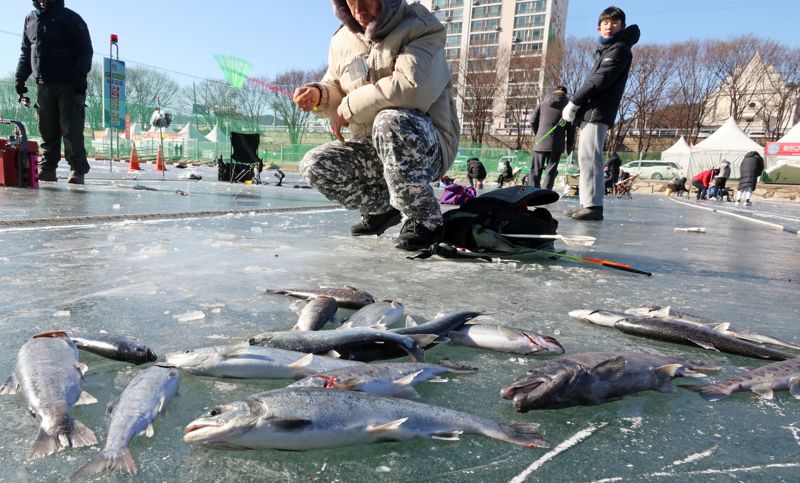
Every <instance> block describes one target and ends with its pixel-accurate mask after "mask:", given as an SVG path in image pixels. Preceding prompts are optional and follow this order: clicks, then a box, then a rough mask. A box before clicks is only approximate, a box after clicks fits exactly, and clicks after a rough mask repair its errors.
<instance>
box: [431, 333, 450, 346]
mask: <svg viewBox="0 0 800 483" xmlns="http://www.w3.org/2000/svg"><path fill="white" fill-rule="evenodd" d="M451 340H452V339H450V337H447V336H446V335H440V336H439V337H437V338H435V339H434V340H433V343H434V344H447V343H448V342H451Z"/></svg>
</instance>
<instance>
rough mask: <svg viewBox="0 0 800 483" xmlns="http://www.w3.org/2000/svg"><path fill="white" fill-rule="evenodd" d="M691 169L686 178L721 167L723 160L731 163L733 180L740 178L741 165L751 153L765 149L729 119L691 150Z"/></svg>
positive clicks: (731, 118) (761, 151)
mask: <svg viewBox="0 0 800 483" xmlns="http://www.w3.org/2000/svg"><path fill="white" fill-rule="evenodd" d="M691 150H692V154H691V159H690V160H689V169H688V171H687V173H686V177H687V178H689V179H691V177H692V176H694V175H696V174H697V173H699V172H700V171H705V170H707V169H711V168H714V167H717V166H719V164H720V162H721V161H722V160H723V159H726V160H728V162H730V163H731V178H738V177H739V165H740V164H742V159H744V156H745V154H747V153H749V152H750V151H758V152H759V153H763V152H764V148H763V147H761V146H760V145H759V144H758V143H757V142H755V141H753V140H752V139H750V138H749V137H747V134H745V133H744V131H742V130H741V129H740V128H739V125H738V124H736V121H735V120H734V119H733V117H730V118H728V120H727V121H725V123H724V124H723V125H722V126H720V127H719V129H717V130H716V131H714V133H713V134H711V135H710V136H708V137H707V138H706V139H705V140H704V141H703V142H701V143H698V144H697V145H696V146H694V147H693V148H691Z"/></svg>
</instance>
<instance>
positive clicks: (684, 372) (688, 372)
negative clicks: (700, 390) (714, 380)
mask: <svg viewBox="0 0 800 483" xmlns="http://www.w3.org/2000/svg"><path fill="white" fill-rule="evenodd" d="M675 375H676V376H677V377H693V378H697V379H701V378H703V377H708V376H707V375H705V374H703V373H702V372H697V371H695V370H694V369H689V368H688V367H686V366H681V368H680V369H678V371H677V372H676V373H675Z"/></svg>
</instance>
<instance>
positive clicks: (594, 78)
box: [562, 7, 640, 221]
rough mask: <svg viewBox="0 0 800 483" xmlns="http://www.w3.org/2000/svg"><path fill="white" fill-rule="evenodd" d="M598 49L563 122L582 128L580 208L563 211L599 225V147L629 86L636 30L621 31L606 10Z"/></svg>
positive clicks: (618, 16) (621, 19) (620, 20)
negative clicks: (589, 70) (586, 77)
mask: <svg viewBox="0 0 800 483" xmlns="http://www.w3.org/2000/svg"><path fill="white" fill-rule="evenodd" d="M597 31H598V32H599V33H600V39H599V42H600V48H599V49H598V50H597V54H596V61H595V64H594V68H593V69H592V71H591V73H590V74H589V78H588V79H586V81H585V82H584V83H583V85H582V86H581V87H580V88H579V89H578V90H577V91H575V94H574V95H573V96H572V99H571V100H570V102H569V103H568V104H567V105H566V107H564V111H563V113H562V117H563V119H564V120H566V121H567V122H574V123H575V125H577V126H578V127H579V129H580V141H579V143H578V167H579V168H580V185H579V189H578V195H579V196H580V201H581V207H580V208H578V209H577V210H570V211H568V212H567V214H568V215H569V216H571V217H572V218H574V219H576V220H598V221H599V220H602V219H603V195H604V193H605V186H604V184H605V179H604V177H603V148H604V144H605V137H606V133H607V132H608V130H609V129H610V128H611V126H613V125H614V121H615V120H616V117H617V110H618V109H619V103H620V101H621V100H622V94H623V92H624V91H625V83H626V82H627V81H628V72H629V71H630V68H631V61H632V60H633V54H632V53H631V47H633V46H634V45H635V44H636V43H637V42H638V41H639V35H640V32H639V27H638V26H636V25H631V26H628V27H626V26H625V12H623V11H622V10H621V9H619V8H617V7H608V8H606V9H605V10H603V11H602V12H601V13H600V18H599V20H598V23H597Z"/></svg>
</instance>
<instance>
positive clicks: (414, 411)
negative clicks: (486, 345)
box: [183, 387, 547, 451]
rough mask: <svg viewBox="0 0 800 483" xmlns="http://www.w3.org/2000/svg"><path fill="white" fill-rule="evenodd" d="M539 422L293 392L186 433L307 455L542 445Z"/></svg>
mask: <svg viewBox="0 0 800 483" xmlns="http://www.w3.org/2000/svg"><path fill="white" fill-rule="evenodd" d="M538 427H539V425H538V424H536V423H523V424H504V423H499V422H495V421H492V420H489V419H484V418H481V417H477V416H473V415H471V414H468V413H464V412H461V411H454V410H452V409H445V408H441V407H437V406H431V405H428V404H422V403H418V402H411V401H408V400H405V399H396V398H384V397H381V396H375V395H373V394H369V393H364V392H353V391H330V390H327V389H320V388H311V387H298V388H284V389H277V390H274V391H267V392H262V393H260V394H255V395H253V396H250V397H249V398H248V399H247V400H246V401H238V402H234V403H231V404H225V405H222V406H218V407H215V408H214V409H212V410H211V411H210V412H209V413H208V414H207V415H205V416H203V417H201V418H198V419H195V420H194V421H192V422H191V423H189V424H188V425H187V426H186V428H185V429H184V434H183V440H184V441H185V442H187V443H189V444H196V445H201V446H208V447H211V448H219V449H229V450H247V449H267V448H272V449H282V450H294V451H301V450H311V449H323V448H337V447H342V446H350V445H356V444H367V443H380V442H388V441H404V440H409V439H416V438H425V439H443V440H450V441H453V440H457V439H459V436H460V435H461V434H463V433H467V434H480V435H483V436H487V437H489V438H493V439H497V440H500V441H505V442H508V443H512V444H516V445H519V446H525V447H528V448H542V447H546V446H547V443H545V441H544V440H543V439H542V438H541V436H540V435H539V432H538Z"/></svg>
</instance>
